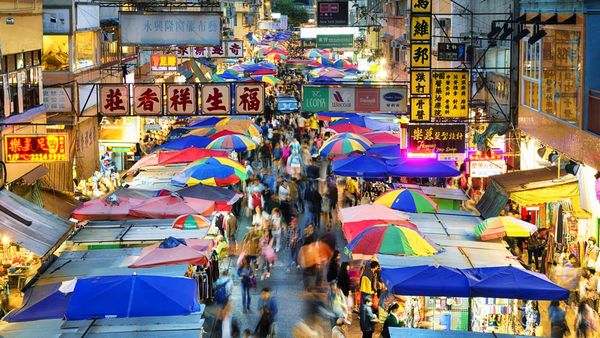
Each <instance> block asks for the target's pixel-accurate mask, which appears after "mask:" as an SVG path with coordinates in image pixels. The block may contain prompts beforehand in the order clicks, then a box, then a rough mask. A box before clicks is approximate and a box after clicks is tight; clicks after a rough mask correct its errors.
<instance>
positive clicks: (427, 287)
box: [381, 265, 471, 297]
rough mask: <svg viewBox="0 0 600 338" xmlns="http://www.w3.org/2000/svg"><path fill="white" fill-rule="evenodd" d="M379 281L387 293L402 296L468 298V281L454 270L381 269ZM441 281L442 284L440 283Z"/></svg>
mask: <svg viewBox="0 0 600 338" xmlns="http://www.w3.org/2000/svg"><path fill="white" fill-rule="evenodd" d="M381 279H382V280H383V283H384V284H385V286H387V288H388V291H389V292H391V293H392V294H395V295H403V296H429V297H470V296H471V290H470V287H469V279H468V278H467V276H465V274H464V273H463V272H462V271H461V270H460V269H456V268H451V267H446V266H437V265H418V266H408V267H402V268H394V269H389V268H385V267H384V268H382V269H381ZM440 281H443V283H440Z"/></svg>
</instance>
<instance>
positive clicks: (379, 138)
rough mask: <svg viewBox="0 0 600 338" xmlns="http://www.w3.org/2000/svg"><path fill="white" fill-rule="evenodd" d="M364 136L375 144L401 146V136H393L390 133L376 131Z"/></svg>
mask: <svg viewBox="0 0 600 338" xmlns="http://www.w3.org/2000/svg"><path fill="white" fill-rule="evenodd" d="M362 136H364V137H365V138H366V139H368V140H369V141H371V142H373V144H393V145H399V144H400V140H401V138H400V134H393V133H391V132H389V131H374V132H370V133H365V134H363V135H362Z"/></svg>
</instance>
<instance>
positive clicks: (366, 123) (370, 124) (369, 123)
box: [329, 116, 397, 131]
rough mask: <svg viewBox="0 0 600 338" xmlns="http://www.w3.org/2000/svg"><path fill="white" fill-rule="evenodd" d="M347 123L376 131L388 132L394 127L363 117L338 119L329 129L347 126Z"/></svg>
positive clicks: (387, 123)
mask: <svg viewBox="0 0 600 338" xmlns="http://www.w3.org/2000/svg"><path fill="white" fill-rule="evenodd" d="M347 123H350V124H354V125H357V126H359V127H364V128H368V129H372V130H377V131H390V130H393V129H394V127H395V126H394V124H393V123H390V122H384V121H381V120H376V119H372V118H369V117H364V116H357V117H349V118H344V119H340V120H337V121H335V122H332V123H330V124H329V127H332V126H337V125H340V124H347ZM396 128H397V127H396Z"/></svg>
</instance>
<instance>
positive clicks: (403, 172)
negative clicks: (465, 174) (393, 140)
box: [374, 147, 460, 177]
mask: <svg viewBox="0 0 600 338" xmlns="http://www.w3.org/2000/svg"><path fill="white" fill-rule="evenodd" d="M394 148H395V147H394ZM374 149H376V148H374ZM387 164H388V174H389V175H390V176H392V177H455V176H458V175H460V172H459V171H458V170H456V165H455V164H454V163H453V162H449V161H448V162H444V161H438V160H437V159H431V158H397V159H393V160H389V161H387Z"/></svg>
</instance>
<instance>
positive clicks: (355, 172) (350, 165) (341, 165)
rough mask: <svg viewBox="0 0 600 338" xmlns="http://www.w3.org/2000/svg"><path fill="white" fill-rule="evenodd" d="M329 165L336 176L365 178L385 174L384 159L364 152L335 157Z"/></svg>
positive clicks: (383, 175) (378, 176) (384, 175)
mask: <svg viewBox="0 0 600 338" xmlns="http://www.w3.org/2000/svg"><path fill="white" fill-rule="evenodd" d="M331 166H332V169H333V173H334V174H336V175H338V176H352V177H365V178H380V177H386V176H387V167H386V165H385V161H384V160H382V159H380V158H377V157H373V156H368V155H364V154H361V155H355V156H349V157H346V158H340V159H335V160H334V161H333V162H332V164H331Z"/></svg>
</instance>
